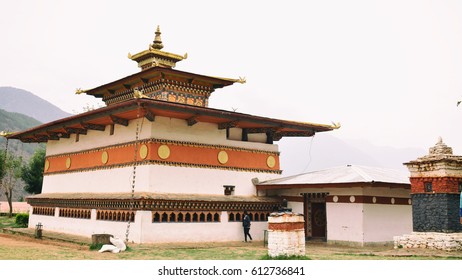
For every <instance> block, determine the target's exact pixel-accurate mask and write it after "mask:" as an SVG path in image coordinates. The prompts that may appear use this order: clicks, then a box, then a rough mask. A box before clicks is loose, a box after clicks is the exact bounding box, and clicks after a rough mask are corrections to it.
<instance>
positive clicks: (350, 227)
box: [326, 203, 393, 244]
mask: <svg viewBox="0 0 462 280" xmlns="http://www.w3.org/2000/svg"><path fill="white" fill-rule="evenodd" d="M363 211H364V208H363V204H360V203H351V204H346V203H326V217H327V240H328V241H344V242H358V243H361V244H363V243H364V240H363V234H364V225H363ZM392 240H393V239H392Z"/></svg>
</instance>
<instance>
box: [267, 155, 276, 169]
mask: <svg viewBox="0 0 462 280" xmlns="http://www.w3.org/2000/svg"><path fill="white" fill-rule="evenodd" d="M266 165H268V167H269V168H273V167H275V166H276V159H275V158H274V157H273V156H269V157H268V158H267V159H266Z"/></svg>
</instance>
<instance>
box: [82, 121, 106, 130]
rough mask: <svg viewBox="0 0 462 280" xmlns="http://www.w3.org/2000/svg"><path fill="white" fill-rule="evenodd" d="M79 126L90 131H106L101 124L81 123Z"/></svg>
mask: <svg viewBox="0 0 462 280" xmlns="http://www.w3.org/2000/svg"><path fill="white" fill-rule="evenodd" d="M80 125H82V126H83V128H85V129H91V130H98V131H104V130H105V129H106V126H105V125H103V124H95V123H85V122H81V123H80Z"/></svg>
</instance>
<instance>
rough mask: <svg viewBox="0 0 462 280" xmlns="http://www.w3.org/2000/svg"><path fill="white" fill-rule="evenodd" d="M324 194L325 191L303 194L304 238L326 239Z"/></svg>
mask: <svg viewBox="0 0 462 280" xmlns="http://www.w3.org/2000/svg"><path fill="white" fill-rule="evenodd" d="M326 195H327V193H305V194H303V197H304V202H303V208H304V216H305V238H306V240H311V239H315V240H322V241H327V218H326Z"/></svg>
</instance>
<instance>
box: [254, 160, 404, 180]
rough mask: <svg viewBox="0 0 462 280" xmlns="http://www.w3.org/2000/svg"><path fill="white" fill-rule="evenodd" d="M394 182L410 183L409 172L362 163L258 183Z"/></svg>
mask: <svg viewBox="0 0 462 280" xmlns="http://www.w3.org/2000/svg"><path fill="white" fill-rule="evenodd" d="M374 182H381V183H392V184H410V182H409V175H408V174H407V172H403V171H399V170H394V169H387V168H380V167H368V166H360V165H344V166H338V167H334V168H330V169H324V170H319V171H312V172H308V173H303V174H299V175H294V176H289V177H284V178H279V179H273V180H268V181H264V182H260V183H259V184H258V185H300V184H303V185H306V184H341V183H374Z"/></svg>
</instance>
